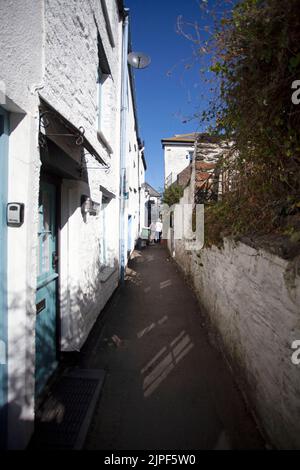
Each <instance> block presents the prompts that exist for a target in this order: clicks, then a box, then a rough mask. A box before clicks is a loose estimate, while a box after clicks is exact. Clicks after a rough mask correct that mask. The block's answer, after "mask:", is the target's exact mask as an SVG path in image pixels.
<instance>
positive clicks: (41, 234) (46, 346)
mask: <svg viewBox="0 0 300 470" xmlns="http://www.w3.org/2000/svg"><path fill="white" fill-rule="evenodd" d="M38 242H39V243H38V279H37V296H36V312H37V318H36V366H35V371H36V372H35V374H36V394H37V395H38V394H39V393H40V392H41V391H42V389H43V388H44V386H45V384H46V382H47V380H48V379H49V377H50V376H51V375H52V373H53V372H54V370H55V368H56V366H57V316H56V311H57V282H58V274H57V263H56V260H57V256H56V254H57V228H56V186H55V185H53V184H50V183H48V182H47V183H46V182H43V181H42V182H41V185H40V195H39V231H38Z"/></svg>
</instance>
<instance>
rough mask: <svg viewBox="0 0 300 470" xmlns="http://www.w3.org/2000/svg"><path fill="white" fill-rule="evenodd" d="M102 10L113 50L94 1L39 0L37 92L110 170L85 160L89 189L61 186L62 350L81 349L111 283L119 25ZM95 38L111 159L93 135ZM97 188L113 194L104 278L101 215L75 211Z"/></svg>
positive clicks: (115, 241) (112, 5)
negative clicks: (41, 30)
mask: <svg viewBox="0 0 300 470" xmlns="http://www.w3.org/2000/svg"><path fill="white" fill-rule="evenodd" d="M107 5H108V7H109V8H108V11H109V17H110V21H111V28H112V33H113V36H114V43H115V46H114V47H112V45H111V43H110V41H109V38H108V34H107V29H106V25H105V20H104V17H103V12H102V9H101V2H100V1H97V0H88V1H85V2H82V1H78V0H45V77H44V87H43V89H42V90H41V92H40V94H41V96H42V97H43V98H44V99H45V100H47V101H48V102H49V103H50V104H51V105H52V106H53V107H54V108H55V109H56V110H57V111H58V112H60V113H61V114H62V115H63V116H64V117H66V118H67V119H68V120H69V121H70V122H71V123H72V124H74V125H75V126H76V127H77V128H79V127H80V126H83V127H84V129H85V137H86V138H87V139H88V140H89V142H90V143H91V144H92V145H93V147H94V148H95V149H96V151H97V152H98V153H99V155H100V156H101V158H102V159H103V160H104V161H105V162H106V163H107V164H108V165H109V167H110V168H109V170H108V171H106V170H104V169H103V167H102V168H101V165H100V164H99V163H98V162H97V161H96V160H95V158H93V157H92V156H89V155H87V157H86V164H87V165H86V166H87V176H88V184H86V183H83V182H76V181H73V182H69V181H64V182H63V187H62V195H63V197H62V210H63V213H64V219H65V220H66V221H67V222H66V224H65V225H64V226H63V227H62V237H61V259H60V270H61V273H62V275H61V321H62V325H61V332H62V334H61V348H62V350H63V351H72V350H79V349H80V348H81V347H82V345H83V344H84V342H85V340H86V338H87V336H88V334H89V332H90V330H91V328H92V327H93V325H94V323H95V321H96V319H97V317H98V315H99V313H100V311H101V310H102V308H103V307H104V305H105V303H106V302H107V300H108V299H109V297H110V296H111V294H112V293H113V291H114V290H115V288H116V286H117V283H118V258H119V198H118V196H119V183H120V176H119V172H120V169H119V168H120V92H121V87H120V83H121V50H122V48H121V45H122V21H121V19H120V18H119V14H118V10H117V4H116V2H115V1H114V0H108V1H107ZM98 35H100V39H101V41H102V44H103V47H104V50H105V54H106V58H107V61H108V63H109V67H110V70H111V76H108V78H107V79H106V80H105V82H104V85H103V89H102V96H101V111H102V113H101V115H102V116H103V119H101V131H102V132H103V134H104V137H105V139H106V141H107V142H108V144H109V145H110V147H111V148H112V150H113V153H112V154H110V153H109V151H108V149H107V148H106V146H105V145H104V143H103V142H102V140H101V138H100V137H99V134H98V132H97V131H98V125H97V124H98V122H97V107H98V102H97V77H98V67H99V56H98ZM73 153H74V155H73V158H76V152H75V151H73ZM100 186H102V187H104V188H105V189H106V190H108V191H110V192H111V193H113V194H114V195H115V198H114V199H113V200H112V201H111V202H110V203H109V205H108V207H107V209H106V238H107V240H106V245H107V252H108V256H107V257H108V258H109V261H108V264H109V266H111V267H112V268H113V267H115V271H114V273H113V274H112V275H111V276H109V278H107V279H106V280H103V276H102V274H101V272H102V269H103V268H104V266H101V263H100V258H101V252H100V250H101V237H102V227H101V221H100V215H98V216H91V217H90V216H87V217H86V219H85V220H83V217H82V214H81V209H80V201H81V196H82V195H83V194H85V195H87V196H90V197H91V198H92V199H93V200H94V201H95V202H97V203H100V204H101V197H102V193H101V192H100Z"/></svg>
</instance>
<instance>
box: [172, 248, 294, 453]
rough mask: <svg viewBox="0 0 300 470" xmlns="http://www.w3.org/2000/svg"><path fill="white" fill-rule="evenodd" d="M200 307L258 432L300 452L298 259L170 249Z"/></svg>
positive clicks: (238, 251) (277, 444)
mask: <svg viewBox="0 0 300 470" xmlns="http://www.w3.org/2000/svg"><path fill="white" fill-rule="evenodd" d="M175 247H176V249H175V252H176V255H175V259H176V261H177V262H178V263H179V265H180V266H181V267H182V268H183V270H184V271H185V273H186V274H187V275H189V276H190V278H191V280H192V283H193V285H194V288H195V291H196V293H197V296H198V299H199V301H200V304H201V306H202V307H203V309H204V312H206V314H207V316H208V319H209V322H210V324H211V325H212V327H213V330H214V331H216V332H217V333H219V335H218V337H219V341H220V346H221V348H222V349H223V352H224V353H225V354H226V356H227V357H228V359H229V361H230V363H231V365H232V367H233V370H234V372H235V375H236V378H237V381H238V382H240V385H242V388H243V389H244V392H245V393H246V396H247V397H248V399H249V402H250V405H251V406H252V408H253V410H254V413H255V415H256V416H257V418H258V421H259V422H260V423H261V425H262V429H263V430H264V431H265V433H266V435H267V436H268V437H269V440H270V442H271V443H272V444H273V445H274V446H275V447H278V448H281V449H282V448H283V449H289V448H300V420H299V416H300V365H298V366H297V365H294V364H293V363H292V361H291V357H292V353H293V350H292V348H291V344H292V342H293V341H294V340H300V272H299V267H300V258H297V259H294V260H293V261H287V260H284V259H281V258H279V257H277V256H275V255H273V254H269V253H267V252H266V251H264V250H261V249H255V248H252V247H250V246H248V245H246V244H244V243H234V242H233V241H230V240H225V243H224V247H223V248H222V249H219V248H217V247H212V248H211V249H208V248H205V249H203V250H201V251H200V252H198V253H196V252H195V253H188V252H186V251H185V250H184V244H183V242H182V241H176V242H175Z"/></svg>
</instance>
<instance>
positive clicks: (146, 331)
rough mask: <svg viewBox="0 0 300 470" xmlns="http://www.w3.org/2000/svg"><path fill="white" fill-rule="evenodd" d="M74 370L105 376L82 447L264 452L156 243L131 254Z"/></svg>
mask: <svg viewBox="0 0 300 470" xmlns="http://www.w3.org/2000/svg"><path fill="white" fill-rule="evenodd" d="M83 365H84V366H85V367H90V368H97V369H98V368H101V369H103V368H104V369H106V370H107V377H106V382H105V385H104V389H103V393H102V397H101V400H100V401H99V403H98V406H97V408H96V412H95V415H94V419H93V422H92V425H91V428H90V431H89V434H88V438H87V441H86V444H85V447H86V448H87V449H105V450H140V449H144V450H154V449H157V450H166V449H169V450H192V449H193V450H195V449H249V448H250V449H259V448H263V447H264V444H263V441H262V439H261V437H260V434H259V432H258V430H257V428H256V426H255V424H254V422H253V420H252V418H251V417H250V416H249V414H248V412H247V410H246V407H245V404H244V402H243V399H242V397H241V395H240V392H239V391H238V389H237V388H236V386H235V384H234V381H233V378H232V376H231V374H230V372H229V370H228V368H227V365H226V363H225V361H224V359H223V358H222V356H221V355H220V354H219V353H218V352H217V351H216V350H215V349H213V348H212V347H211V346H210V345H209V343H208V340H207V333H206V331H205V329H204V325H203V319H202V318H201V314H200V312H199V306H198V304H197V300H196V298H195V296H194V294H193V292H192V291H191V290H190V289H189V287H188V286H187V285H186V283H185V282H184V280H183V278H182V275H181V273H179V271H178V270H177V268H176V266H175V265H174V263H173V262H172V261H170V259H169V255H168V253H167V251H165V249H164V248H163V247H161V246H153V247H148V248H147V249H146V250H144V251H143V252H135V253H134V256H133V259H132V260H131V261H130V263H129V268H128V271H127V279H126V283H125V286H124V287H123V288H121V289H119V291H118V292H117V294H116V295H115V296H114V298H113V300H112V302H110V305H109V307H108V311H107V312H106V322H105V326H104V328H103V329H102V331H101V335H100V338H99V336H98V337H97V338H96V339H95V338H94V341H93V344H92V347H91V348H90V349H89V353H88V354H86V355H85V358H84V364H83Z"/></svg>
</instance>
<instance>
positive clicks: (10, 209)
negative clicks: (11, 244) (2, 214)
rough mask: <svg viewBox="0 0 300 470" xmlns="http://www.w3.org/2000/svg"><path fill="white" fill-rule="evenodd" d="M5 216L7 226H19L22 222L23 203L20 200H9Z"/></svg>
mask: <svg viewBox="0 0 300 470" xmlns="http://www.w3.org/2000/svg"><path fill="white" fill-rule="evenodd" d="M6 217H7V225H8V226H9V227H21V225H22V224H23V222H24V204H22V203H21V202H9V203H8V204H7V214H6Z"/></svg>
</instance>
